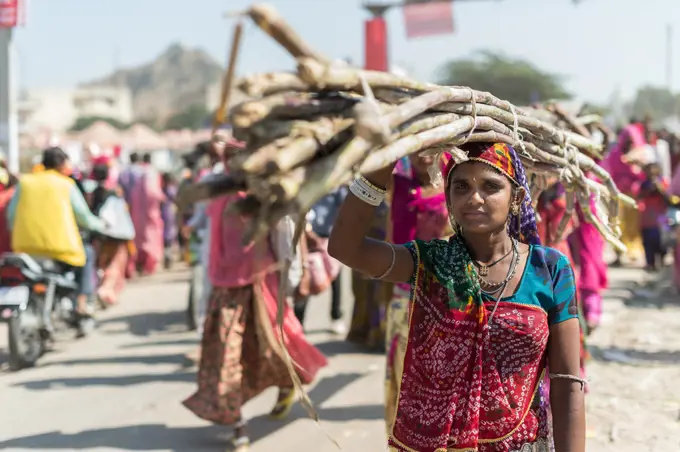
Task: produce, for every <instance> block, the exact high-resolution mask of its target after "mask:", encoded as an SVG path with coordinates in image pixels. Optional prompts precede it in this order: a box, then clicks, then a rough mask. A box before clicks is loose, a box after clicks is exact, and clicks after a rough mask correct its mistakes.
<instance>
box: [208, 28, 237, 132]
mask: <svg viewBox="0 0 680 452" xmlns="http://www.w3.org/2000/svg"><path fill="white" fill-rule="evenodd" d="M241 36H243V21H241V20H239V21H238V23H237V24H236V26H235V27H234V34H233V35H232V38H231V52H230V54H229V65H228V66H227V72H226V73H225V74H224V79H222V93H221V96H220V105H219V107H218V108H217V111H216V112H215V117H214V119H213V128H212V134H213V135H215V132H217V129H219V128H220V126H221V125H222V124H224V121H225V118H226V116H227V108H228V107H229V98H230V97H231V88H232V85H233V84H234V74H235V73H236V59H237V57H238V51H239V47H240V45H241Z"/></svg>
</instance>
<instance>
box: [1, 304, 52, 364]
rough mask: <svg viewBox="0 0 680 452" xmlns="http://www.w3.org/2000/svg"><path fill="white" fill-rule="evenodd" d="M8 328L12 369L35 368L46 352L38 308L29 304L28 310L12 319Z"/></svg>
mask: <svg viewBox="0 0 680 452" xmlns="http://www.w3.org/2000/svg"><path fill="white" fill-rule="evenodd" d="M8 327H9V328H8V336H9V337H8V342H9V365H10V368H11V369H12V370H21V369H25V368H28V367H33V366H35V364H36V362H37V361H38V359H39V358H40V357H41V356H42V354H43V352H44V343H43V338H42V335H41V334H40V316H39V314H38V306H37V305H36V304H35V303H33V302H29V303H28V306H27V307H26V310H24V311H21V312H20V313H19V315H18V316H16V317H13V318H12V319H10V321H9V325H8Z"/></svg>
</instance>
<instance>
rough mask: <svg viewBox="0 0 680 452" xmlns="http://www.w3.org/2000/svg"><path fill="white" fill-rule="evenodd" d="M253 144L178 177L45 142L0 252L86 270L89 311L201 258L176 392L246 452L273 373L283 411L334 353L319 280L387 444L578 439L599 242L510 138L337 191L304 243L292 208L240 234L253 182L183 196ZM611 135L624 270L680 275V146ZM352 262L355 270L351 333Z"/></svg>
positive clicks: (538, 443)
mask: <svg viewBox="0 0 680 452" xmlns="http://www.w3.org/2000/svg"><path fill="white" fill-rule="evenodd" d="M243 147H244V144H243V143H241V142H238V141H235V140H233V139H231V138H228V137H226V136H222V135H219V134H218V135H216V136H215V137H214V138H213V139H212V140H211V141H209V142H204V143H200V144H199V145H197V147H196V149H195V150H194V151H193V152H191V153H189V154H187V155H185V156H184V168H183V172H182V173H181V174H180V175H179V177H178V178H175V177H173V175H172V174H169V173H168V174H160V173H159V172H158V171H157V170H155V169H154V168H153V166H152V165H151V159H150V156H148V155H144V156H142V157H141V158H140V156H139V155H137V154H132V155H131V158H130V164H129V165H128V166H126V167H123V168H122V169H121V167H120V165H118V164H116V163H115V158H113V157H99V158H97V159H94V160H93V161H92V165H91V168H90V170H89V171H88V172H87V174H85V173H78V172H76V171H74V169H73V168H72V167H71V165H70V164H69V161H68V157H67V156H66V154H65V153H64V152H63V151H62V150H61V149H59V148H50V149H48V150H46V151H45V152H44V155H43V160H42V164H41V165H40V167H38V168H35V169H34V171H33V173H32V174H26V175H23V176H21V177H20V178H19V179H16V178H14V177H12V176H10V175H9V174H6V175H3V174H2V173H0V183H2V192H0V209H2V210H3V213H4V215H5V217H6V218H7V222H6V224H4V223H3V224H4V225H5V226H6V228H5V227H0V246H1V247H2V249H3V250H4V251H9V250H15V251H22V252H27V253H29V254H36V255H41V256H47V257H51V258H54V259H56V260H59V261H62V262H64V263H66V264H68V265H70V266H72V267H77V268H81V269H82V272H81V273H82V283H81V297H80V298H79V303H78V309H79V310H81V311H82V314H83V315H90V314H91V312H90V309H91V308H90V304H88V300H91V299H92V297H93V296H96V297H97V298H98V299H99V300H100V301H101V302H102V303H104V304H112V303H115V302H116V301H117V299H118V297H119V295H120V292H121V290H122V288H123V286H124V283H125V279H127V278H130V277H133V276H134V275H135V274H142V275H148V274H151V273H153V272H155V271H156V270H157V269H158V268H159V267H160V266H161V265H165V266H169V265H171V263H172V261H173V250H174V249H177V248H179V249H180V250H181V251H182V256H183V257H184V256H188V257H186V260H187V261H191V262H195V263H198V264H200V268H202V274H201V275H200V279H201V281H202V283H201V284H200V286H199V287H197V289H196V290H199V291H200V293H199V294H198V296H197V297H196V299H197V300H198V301H197V303H196V306H195V307H194V308H195V310H196V313H197V319H198V320H197V322H196V326H197V330H198V333H199V336H200V338H201V347H200V353H199V356H200V357H199V359H198V377H197V383H198V386H197V389H196V391H195V392H194V393H193V394H192V395H190V396H189V397H188V398H187V399H186V400H185V401H184V402H183V403H184V405H185V406H186V407H187V408H188V409H189V410H191V411H192V412H193V413H194V414H195V415H196V416H198V417H200V418H202V419H205V420H207V421H209V422H213V423H217V424H220V425H225V426H230V427H232V428H233V429H234V436H233V447H234V449H235V450H236V451H238V452H245V451H247V450H248V448H249V439H248V434H247V429H246V427H247V425H246V419H245V418H244V416H243V414H242V407H243V405H244V404H245V403H246V402H247V401H249V400H251V399H252V398H254V397H256V396H257V395H258V394H260V393H262V392H263V391H264V390H265V389H266V388H269V387H276V388H278V390H279V393H278V398H277V400H276V403H275V404H274V406H273V407H272V409H271V412H270V416H271V417H272V418H273V419H279V420H282V419H285V417H286V416H287V414H288V413H289V412H290V410H291V408H292V406H293V405H294V404H295V402H296V401H297V400H298V396H299V394H297V390H296V388H297V387H298V386H299V385H306V384H309V383H311V382H312V381H313V380H314V378H315V376H316V375H317V373H318V371H319V370H320V369H321V368H323V367H324V366H326V365H327V360H326V358H325V357H324V356H323V354H322V353H321V352H320V351H319V350H318V349H317V348H316V347H314V346H313V345H312V344H311V343H310V342H309V341H308V340H307V339H306V337H305V330H304V323H305V312H306V309H307V306H308V303H309V300H310V298H311V297H312V296H314V295H318V294H320V293H323V292H325V291H326V290H329V291H331V309H330V313H329V317H330V318H329V322H330V323H329V325H330V328H329V329H330V330H331V331H332V332H333V333H334V334H337V335H346V337H347V340H349V341H351V342H354V343H358V344H361V345H363V346H364V347H366V349H369V350H373V351H376V350H377V351H382V352H384V353H385V356H386V360H385V362H386V373H385V425H386V432H387V437H388V442H389V445H390V450H394V451H400V452H401V451H423V452H437V451H445V450H461V451H463V450H464V451H473V450H474V451H480V452H512V451H522V452H524V451H535V452H538V451H541V452H542V451H548V450H551V448H553V447H554V450H556V451H557V452H567V451H568V452H582V451H584V450H585V428H586V426H585V408H584V397H585V393H586V392H587V390H588V387H587V384H586V382H587V373H586V363H587V360H588V347H587V338H588V336H589V335H590V334H591V333H592V332H593V331H594V330H595V329H597V328H598V326H599V325H600V323H601V319H602V310H603V308H602V296H603V293H604V291H605V289H606V288H607V262H606V257H605V250H606V243H605V241H604V239H603V238H602V237H601V236H600V234H599V233H598V231H597V230H596V228H595V227H594V226H593V225H592V224H590V223H588V222H586V221H585V220H584V218H583V216H582V215H581V214H580V213H578V214H572V213H570V212H569V210H568V203H567V201H566V196H567V193H566V192H565V190H564V187H563V186H562V185H561V183H560V181H559V180H558V179H554V180H549V181H548V185H547V187H546V189H545V190H544V191H543V192H542V193H541V195H540V196H539V198H538V199H531V194H530V190H529V187H528V182H527V175H526V173H525V171H524V168H523V166H522V164H521V162H520V160H519V158H518V156H517V154H516V153H515V151H514V149H513V148H512V147H510V146H508V145H505V144H502V143H495V144H466V145H464V146H463V148H464V149H463V150H464V151H466V152H467V153H468V157H469V160H468V161H466V162H463V163H456V162H455V161H454V160H452V159H450V158H449V156H448V155H447V154H446V153H443V154H441V155H439V156H411V157H408V158H405V159H402V160H400V161H399V162H397V163H396V164H395V166H394V167H390V168H386V169H385V170H382V171H380V172H377V173H374V174H369V175H365V176H362V177H360V178H358V179H356V180H354V181H352V182H351V183H350V184H349V185H347V186H343V187H340V188H338V189H337V190H335V191H333V192H332V193H330V194H328V195H326V196H325V197H323V198H322V199H321V200H319V201H318V203H317V204H316V205H314V207H313V208H312V209H311V210H310V212H309V213H308V214H307V215H306V217H305V218H306V220H307V227H306V228H305V231H304V234H303V239H302V240H301V242H300V244H299V245H297V248H295V249H294V246H295V245H294V244H293V241H292V237H293V234H292V231H293V228H292V224H294V222H295V221H294V220H295V219H293V218H286V219H285V220H284V221H282V222H281V224H280V225H279V226H278V227H277V228H276V229H275V230H273V231H272V233H271V236H270V237H269V240H266V241H261V242H254V243H250V244H244V243H242V238H243V235H244V233H245V230H246V226H247V219H246V218H243V217H240V216H239V215H236V214H235V213H233V211H232V209H231V208H230V207H231V206H232V205H233V204H234V203H236V202H238V201H239V200H240V199H242V198H243V197H244V196H245V193H235V194H231V195H226V196H221V197H218V198H215V199H212V200H208V201H204V202H201V203H199V204H196V205H194V206H192V207H191V209H190V210H189V211H181V212H178V211H177V210H176V208H175V205H174V200H175V197H176V195H177V192H178V190H181V189H182V186H183V185H186V184H194V183H196V182H199V181H206V180H209V179H210V178H211V177H214V175H216V174H220V173H223V172H228V171H229V162H230V160H231V158H232V157H234V155H236V154H238V153H239V152H240V151H241V150H242V149H243ZM605 148H606V149H607V153H606V155H605V157H604V160H603V161H602V162H601V164H602V166H603V167H604V168H605V169H606V170H607V171H608V172H609V173H610V174H611V176H612V177H613V179H614V181H615V182H616V184H617V186H618V187H619V188H620V189H621V191H622V192H624V193H626V194H628V195H630V196H631V197H633V198H634V199H636V200H637V201H638V209H632V208H629V207H628V206H625V205H622V206H621V210H622V221H621V229H622V233H623V235H622V241H623V242H624V243H625V244H626V245H627V247H628V253H626V254H625V255H624V254H620V255H617V258H616V261H615V262H614V264H618V265H633V264H635V263H636V262H638V261H639V260H640V259H644V266H645V269H646V270H647V271H649V272H655V271H658V270H659V269H660V268H661V266H663V265H664V264H665V263H667V262H668V259H667V258H668V257H669V256H668V255H669V254H674V255H675V257H676V259H675V262H676V264H675V275H676V284H678V287H679V288H680V246H677V245H675V243H678V242H677V241H675V231H674V230H672V229H671V228H670V227H669V223H668V215H667V213H668V211H669V209H673V208H674V207H675V206H677V205H678V200H679V199H680V198H678V197H680V166H679V164H680V161H678V160H679V158H680V152H679V151H680V150H679V149H677V148H676V143H675V142H674V140H673V139H671V138H670V137H669V135H668V134H666V133H664V132H663V131H661V132H657V133H654V132H653V131H652V130H651V128H650V127H649V125H648V123H646V122H639V121H632V122H631V123H630V124H629V125H627V126H626V127H625V128H624V129H622V130H621V132H620V133H619V134H618V137H617V139H616V140H615V141H614V142H612V143H605ZM673 168H676V171H675V174H672V169H673ZM5 173H6V171H5ZM589 177H594V176H593V175H589ZM176 180H178V182H175V181H176ZM87 181H90V182H89V183H88V182H87ZM110 197H116V198H118V199H120V200H122V201H124V202H125V204H126V205H127V207H128V210H129V215H130V219H131V223H132V224H133V226H134V231H135V234H134V239H129V240H122V239H120V238H112V237H110V236H107V234H106V230H107V226H109V225H107V224H106V223H107V222H106V221H105V220H103V219H102V218H100V217H99V213H100V211H101V209H102V206H103V205H104V204H105V203H106V202H107V200H108V199H109V198H110ZM597 202H598V200H597V199H595V198H594V197H593V199H591V201H590V203H591V205H590V208H591V209H596V205H597ZM55 206H61V207H63V208H55ZM577 211H578V209H577ZM565 215H571V217H570V218H568V221H567V222H566V225H567V226H566V229H564V230H563V233H562V234H560V231H559V230H560V229H563V228H562V226H563V225H564V224H565V222H564V221H563V218H564V216H565ZM0 223H2V222H0ZM56 225H59V226H58V227H57V226H56ZM85 231H90V232H91V234H86V233H85ZM673 247H675V249H674V252H673ZM282 260H288V261H289V263H290V264H291V265H290V267H291V271H290V272H289V273H288V275H287V276H288V286H290V287H291V288H292V289H291V291H290V292H289V293H286V294H283V295H284V296H286V297H287V298H288V300H289V301H290V303H288V304H286V305H285V308H284V312H283V318H284V323H283V346H285V350H284V349H283V346H282V344H281V341H280V340H279V336H278V334H279V333H278V330H277V325H276V319H277V313H278V308H277V300H278V298H279V295H280V294H279V290H280V288H281V287H282V285H280V284H279V282H280V278H281V276H282V275H281V274H280V272H279V269H280V266H278V265H276V264H277V262H280V261H282ZM341 263H342V264H344V265H346V266H347V267H349V268H350V269H351V270H352V273H351V275H352V292H353V296H354V310H353V313H352V315H351V322H350V324H349V325H348V327H349V328H347V326H346V325H345V323H343V322H344V321H343V318H344V315H343V312H342V309H341V300H342V293H341V291H342V287H341V283H340V282H341V278H342V277H343V276H342V274H343V272H342V271H341ZM88 278H89V281H94V282H91V283H88V282H87V280H88ZM577 300H578V301H577ZM286 352H287V353H289V354H290V357H291V359H292V363H293V364H292V366H293V367H292V368H289V366H288V365H287V360H286V357H285V353H286ZM551 407H552V409H551Z"/></svg>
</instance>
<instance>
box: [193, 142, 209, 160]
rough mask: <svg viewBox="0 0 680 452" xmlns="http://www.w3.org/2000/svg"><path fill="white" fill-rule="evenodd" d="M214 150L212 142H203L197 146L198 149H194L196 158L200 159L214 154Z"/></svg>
mask: <svg viewBox="0 0 680 452" xmlns="http://www.w3.org/2000/svg"><path fill="white" fill-rule="evenodd" d="M212 149H213V143H212V141H201V142H200V143H198V144H197V145H196V148H195V149H194V154H196V156H197V157H199V158H200V157H203V156H205V155H210V154H211V153H212Z"/></svg>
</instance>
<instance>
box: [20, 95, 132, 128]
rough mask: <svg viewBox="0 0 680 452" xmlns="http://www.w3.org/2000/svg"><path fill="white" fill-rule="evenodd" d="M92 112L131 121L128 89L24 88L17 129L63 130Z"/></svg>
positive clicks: (121, 120)
mask: <svg viewBox="0 0 680 452" xmlns="http://www.w3.org/2000/svg"><path fill="white" fill-rule="evenodd" d="M92 116H97V117H104V118H112V119H115V120H117V121H120V122H122V123H125V124H129V123H131V122H132V121H133V120H134V110H133V108H132V93H131V91H130V90H129V89H128V88H121V87H78V88H72V89H68V88H66V89H59V88H57V89H54V88H47V89H26V90H24V91H23V92H22V93H21V94H20V96H19V128H20V133H32V132H33V131H36V130H50V131H52V132H63V131H66V130H68V129H69V128H70V127H71V126H72V125H73V124H74V123H75V122H76V120H77V119H78V118H84V117H92Z"/></svg>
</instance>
